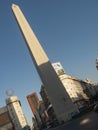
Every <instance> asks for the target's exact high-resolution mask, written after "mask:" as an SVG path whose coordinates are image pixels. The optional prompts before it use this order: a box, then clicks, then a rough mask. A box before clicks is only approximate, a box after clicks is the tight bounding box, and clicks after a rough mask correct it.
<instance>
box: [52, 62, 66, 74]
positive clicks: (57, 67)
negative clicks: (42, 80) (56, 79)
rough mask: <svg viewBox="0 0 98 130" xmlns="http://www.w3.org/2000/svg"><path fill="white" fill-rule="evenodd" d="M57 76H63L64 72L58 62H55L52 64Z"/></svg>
mask: <svg viewBox="0 0 98 130" xmlns="http://www.w3.org/2000/svg"><path fill="white" fill-rule="evenodd" d="M52 66H53V68H54V69H55V71H56V73H57V75H58V76H60V75H63V74H65V71H64V69H63V67H62V65H61V63H60V62H56V63H53V64H52Z"/></svg>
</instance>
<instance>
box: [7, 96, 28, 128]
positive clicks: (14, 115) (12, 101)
mask: <svg viewBox="0 0 98 130" xmlns="http://www.w3.org/2000/svg"><path fill="white" fill-rule="evenodd" d="M6 105H7V109H8V111H9V114H10V117H11V119H12V121H13V124H14V127H15V130H22V129H26V128H28V124H27V121H26V119H25V116H24V114H23V111H22V107H21V104H20V101H19V99H18V98H17V96H11V97H10V98H7V99H6Z"/></svg>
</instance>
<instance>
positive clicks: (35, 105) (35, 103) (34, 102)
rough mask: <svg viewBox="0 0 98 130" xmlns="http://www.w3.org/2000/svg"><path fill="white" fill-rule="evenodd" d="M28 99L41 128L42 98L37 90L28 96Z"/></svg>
mask: <svg viewBox="0 0 98 130" xmlns="http://www.w3.org/2000/svg"><path fill="white" fill-rule="evenodd" d="M27 100H28V102H29V105H30V108H31V110H32V112H33V115H34V117H35V120H36V122H37V125H38V127H39V128H40V126H41V124H42V123H41V118H40V114H39V107H40V100H39V98H38V96H37V94H36V93H35V92H34V93H32V94H29V95H28V96H27Z"/></svg>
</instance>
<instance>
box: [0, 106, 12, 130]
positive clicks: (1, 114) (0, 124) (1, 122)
mask: <svg viewBox="0 0 98 130" xmlns="http://www.w3.org/2000/svg"><path fill="white" fill-rule="evenodd" d="M0 130H14V125H13V123H12V120H11V117H10V115H9V112H8V109H7V107H6V106H5V107H2V108H0Z"/></svg>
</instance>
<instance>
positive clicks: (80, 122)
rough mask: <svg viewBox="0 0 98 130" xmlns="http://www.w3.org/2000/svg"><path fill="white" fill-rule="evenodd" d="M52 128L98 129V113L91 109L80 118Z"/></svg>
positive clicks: (56, 129) (71, 129) (63, 129)
mask: <svg viewBox="0 0 98 130" xmlns="http://www.w3.org/2000/svg"><path fill="white" fill-rule="evenodd" d="M50 130H98V114H97V113H95V112H93V111H91V112H89V113H86V114H85V115H83V116H82V117H79V118H78V119H74V120H73V121H70V122H68V123H67V124H64V125H62V126H58V127H56V128H52V129H50Z"/></svg>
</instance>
